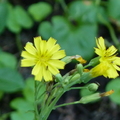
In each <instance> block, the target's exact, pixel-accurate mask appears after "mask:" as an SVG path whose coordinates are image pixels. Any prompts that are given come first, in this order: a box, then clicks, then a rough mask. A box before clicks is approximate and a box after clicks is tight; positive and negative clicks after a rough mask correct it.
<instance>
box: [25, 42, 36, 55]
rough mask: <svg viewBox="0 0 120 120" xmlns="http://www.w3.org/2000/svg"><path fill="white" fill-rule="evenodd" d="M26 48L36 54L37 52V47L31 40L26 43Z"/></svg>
mask: <svg viewBox="0 0 120 120" xmlns="http://www.w3.org/2000/svg"><path fill="white" fill-rule="evenodd" d="M24 48H25V50H26V51H27V52H28V53H30V54H33V55H36V53H37V50H36V49H35V47H34V46H33V44H32V43H30V42H27V44H26V46H25V47H24Z"/></svg>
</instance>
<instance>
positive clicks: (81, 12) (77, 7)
mask: <svg viewBox="0 0 120 120" xmlns="http://www.w3.org/2000/svg"><path fill="white" fill-rule="evenodd" d="M68 13H69V18H70V19H71V20H76V21H77V22H87V23H88V22H90V23H95V22H96V20H97V6H96V5H95V4H94V3H93V1H73V2H71V4H70V5H69V7H68Z"/></svg>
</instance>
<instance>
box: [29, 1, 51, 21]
mask: <svg viewBox="0 0 120 120" xmlns="http://www.w3.org/2000/svg"><path fill="white" fill-rule="evenodd" d="M28 12H29V13H30V14H31V16H32V17H33V18H34V20H35V21H41V20H43V19H44V18H46V17H47V16H48V15H49V14H50V13H51V12H52V7H51V6H50V4H48V3H46V2H38V3H35V4H32V5H30V6H29V8H28Z"/></svg>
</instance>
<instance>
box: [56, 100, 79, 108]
mask: <svg viewBox="0 0 120 120" xmlns="http://www.w3.org/2000/svg"><path fill="white" fill-rule="evenodd" d="M79 103H80V101H75V102H70V103H64V104H61V105H57V106H55V107H54V109H56V108H58V107H63V106H67V105H73V104H79Z"/></svg>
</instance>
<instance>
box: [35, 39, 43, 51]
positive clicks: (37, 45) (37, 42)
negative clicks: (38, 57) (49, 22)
mask: <svg viewBox="0 0 120 120" xmlns="http://www.w3.org/2000/svg"><path fill="white" fill-rule="evenodd" d="M41 40H42V39H41V37H35V38H34V44H35V47H36V49H37V50H38V52H40V42H41Z"/></svg>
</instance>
